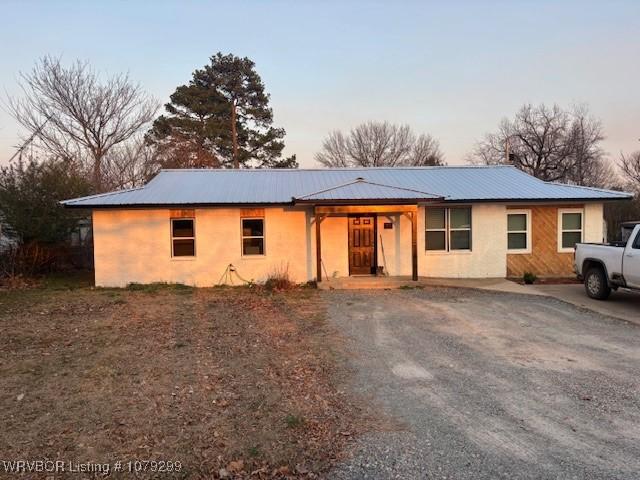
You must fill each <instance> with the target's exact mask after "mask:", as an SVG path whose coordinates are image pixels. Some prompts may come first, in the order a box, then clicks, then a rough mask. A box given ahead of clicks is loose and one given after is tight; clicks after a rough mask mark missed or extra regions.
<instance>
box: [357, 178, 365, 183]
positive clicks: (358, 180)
mask: <svg viewBox="0 0 640 480" xmlns="http://www.w3.org/2000/svg"><path fill="white" fill-rule="evenodd" d="M364 181H365V179H364V177H357V178H356V182H364Z"/></svg>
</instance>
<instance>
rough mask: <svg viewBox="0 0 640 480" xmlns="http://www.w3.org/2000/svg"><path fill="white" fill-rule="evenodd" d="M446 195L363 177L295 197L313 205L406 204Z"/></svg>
mask: <svg viewBox="0 0 640 480" xmlns="http://www.w3.org/2000/svg"><path fill="white" fill-rule="evenodd" d="M442 200H444V197H443V196H442V195H437V194H433V193H429V192H422V191H419V190H413V189H410V188H403V187H396V186H393V185H384V184H381V183H374V182H369V181H367V180H365V179H364V178H362V177H359V178H357V179H355V180H354V181H352V182H348V183H343V184H340V185H335V186H333V187H330V188H326V189H323V190H319V191H316V192H311V193H307V194H305V195H300V196H299V197H293V198H292V201H293V203H294V204H313V205H349V206H352V205H404V204H414V205H417V204H418V203H424V202H434V201H442Z"/></svg>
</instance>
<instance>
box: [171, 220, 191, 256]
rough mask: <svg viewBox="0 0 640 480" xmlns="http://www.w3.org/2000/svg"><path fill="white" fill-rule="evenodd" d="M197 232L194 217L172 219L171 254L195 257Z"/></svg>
mask: <svg viewBox="0 0 640 480" xmlns="http://www.w3.org/2000/svg"><path fill="white" fill-rule="evenodd" d="M195 255H196V232H195V228H194V220H193V218H172V219H171V256H173V257H194V256H195Z"/></svg>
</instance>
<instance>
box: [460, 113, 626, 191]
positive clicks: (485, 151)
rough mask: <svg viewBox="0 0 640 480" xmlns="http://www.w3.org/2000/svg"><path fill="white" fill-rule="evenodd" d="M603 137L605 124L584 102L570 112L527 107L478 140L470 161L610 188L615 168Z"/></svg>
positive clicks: (541, 176)
mask: <svg viewBox="0 0 640 480" xmlns="http://www.w3.org/2000/svg"><path fill="white" fill-rule="evenodd" d="M603 139H604V134H603V129H602V124H601V122H600V121H599V120H597V119H595V118H594V117H592V116H591V115H590V114H589V111H588V109H587V107H586V106H584V105H581V106H577V107H574V108H573V109H572V110H571V111H566V110H563V109H562V108H560V107H559V106H558V105H553V107H547V106H545V105H540V106H537V107H535V106H532V105H524V106H522V108H521V109H520V110H519V111H518V112H517V113H516V115H515V117H514V119H513V120H509V119H504V120H502V122H501V123H500V126H499V128H498V131H497V132H496V133H491V134H487V135H486V136H485V138H484V139H483V140H482V141H480V142H479V143H478V144H477V146H476V148H475V150H474V152H473V153H472V155H471V161H472V162H473V163H481V164H488V165H495V164H504V163H512V164H513V165H515V166H516V167H518V168H520V169H522V170H524V171H525V172H527V173H529V174H531V175H533V176H535V177H537V178H540V179H542V180H545V181H561V182H567V183H575V184H578V185H589V186H606V185H608V184H609V183H611V179H612V176H613V171H612V169H611V166H610V165H609V164H608V163H607V161H606V158H605V157H606V156H605V152H604V151H603V150H602V148H601V147H600V143H601V142H602V140H603ZM507 157H508V158H507Z"/></svg>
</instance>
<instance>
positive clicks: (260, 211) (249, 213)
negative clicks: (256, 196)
mask: <svg viewBox="0 0 640 480" xmlns="http://www.w3.org/2000/svg"><path fill="white" fill-rule="evenodd" d="M240 216H241V217H242V218H247V217H264V208H242V209H240Z"/></svg>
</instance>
